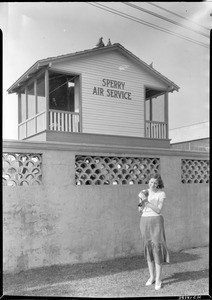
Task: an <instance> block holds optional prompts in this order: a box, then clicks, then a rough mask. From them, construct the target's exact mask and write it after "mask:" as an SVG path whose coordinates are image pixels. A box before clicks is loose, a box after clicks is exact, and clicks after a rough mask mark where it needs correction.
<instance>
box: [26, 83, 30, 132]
mask: <svg viewBox="0 0 212 300" xmlns="http://www.w3.org/2000/svg"><path fill="white" fill-rule="evenodd" d="M25 101H26V132H25V133H26V137H27V136H28V133H27V124H28V122H27V119H28V111H29V109H28V95H27V87H25Z"/></svg>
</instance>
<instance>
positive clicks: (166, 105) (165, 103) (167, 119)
mask: <svg viewBox="0 0 212 300" xmlns="http://www.w3.org/2000/svg"><path fill="white" fill-rule="evenodd" d="M164 117H165V123H166V139H168V138H169V101H168V92H166V93H165V99H164Z"/></svg>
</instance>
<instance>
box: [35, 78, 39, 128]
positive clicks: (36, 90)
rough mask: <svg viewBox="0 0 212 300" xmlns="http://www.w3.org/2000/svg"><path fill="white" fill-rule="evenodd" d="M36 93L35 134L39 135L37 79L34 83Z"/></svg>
mask: <svg viewBox="0 0 212 300" xmlns="http://www.w3.org/2000/svg"><path fill="white" fill-rule="evenodd" d="M34 93H35V133H37V117H36V115H37V113H38V97H37V79H35V81H34Z"/></svg>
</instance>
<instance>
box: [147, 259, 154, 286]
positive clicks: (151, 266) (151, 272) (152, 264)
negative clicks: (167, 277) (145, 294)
mask: <svg viewBox="0 0 212 300" xmlns="http://www.w3.org/2000/svg"><path fill="white" fill-rule="evenodd" d="M147 263H148V268H149V274H150V280H151V281H153V280H154V279H155V262H154V261H152V262H151V261H149V260H147Z"/></svg>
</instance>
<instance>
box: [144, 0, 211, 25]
mask: <svg viewBox="0 0 212 300" xmlns="http://www.w3.org/2000/svg"><path fill="white" fill-rule="evenodd" d="M146 3H148V4H151V5H153V6H155V7H158V8H160V9H162V10H164V11H166V12H168V13H170V14H173V15H175V16H177V17H179V18H182V19H184V20H186V21H188V22H191V23H193V24H196V25H198V26H200V27H202V28H204V29H207V30H210V28H207V27H205V26H202V25H200V24H198V23H196V22H194V21H192V20H190V19H188V18H186V17H183V16H181V15H178V14H176V13H174V12H172V11H171V10H168V9H166V8H163V7H161V6H159V5H157V4H154V3H152V2H146Z"/></svg>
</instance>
